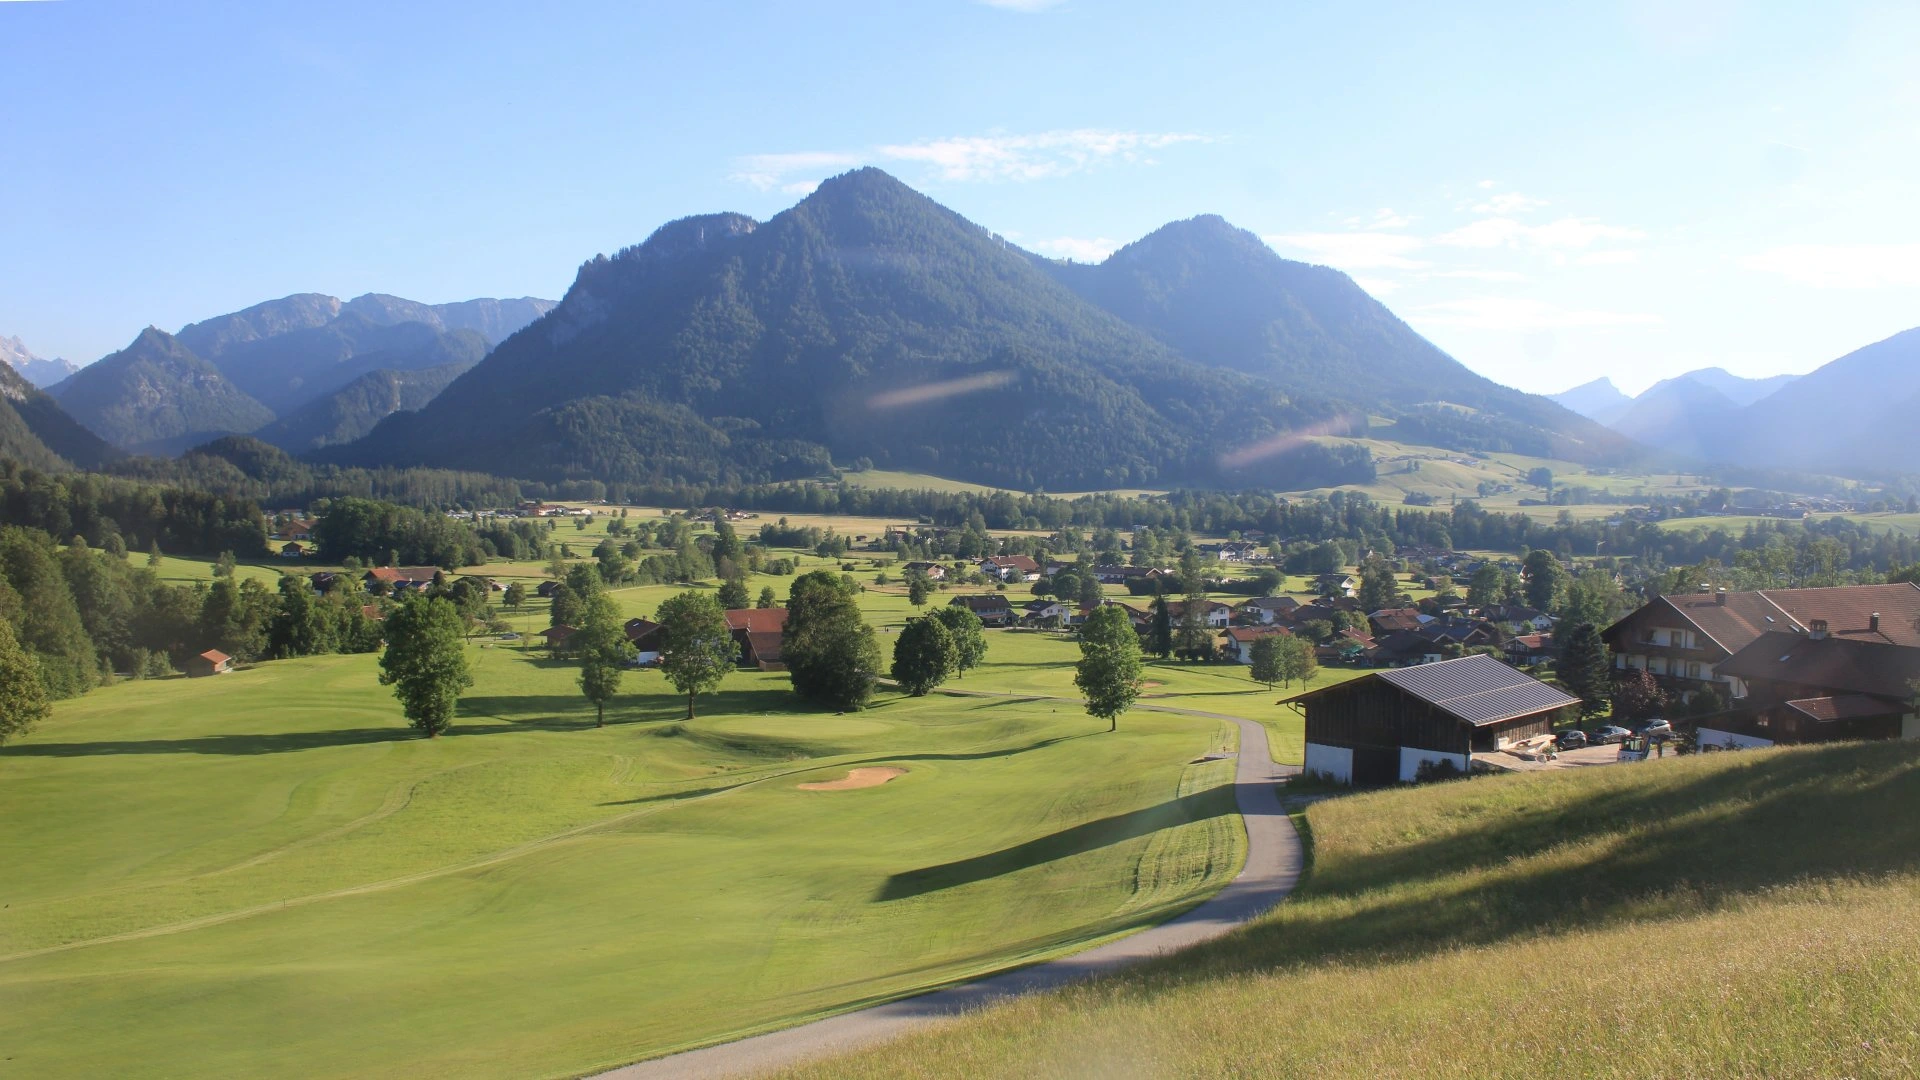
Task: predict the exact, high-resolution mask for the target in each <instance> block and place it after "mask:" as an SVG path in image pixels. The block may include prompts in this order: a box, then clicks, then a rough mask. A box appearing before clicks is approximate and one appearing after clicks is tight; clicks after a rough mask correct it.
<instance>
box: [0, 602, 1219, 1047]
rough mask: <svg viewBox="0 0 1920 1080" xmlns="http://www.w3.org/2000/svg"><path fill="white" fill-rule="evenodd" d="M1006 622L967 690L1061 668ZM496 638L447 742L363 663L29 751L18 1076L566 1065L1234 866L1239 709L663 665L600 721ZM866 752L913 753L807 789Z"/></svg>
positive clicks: (1112, 924) (544, 664) (178, 691)
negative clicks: (1059, 699) (1090, 702)
mask: <svg viewBox="0 0 1920 1080" xmlns="http://www.w3.org/2000/svg"><path fill="white" fill-rule="evenodd" d="M649 598H650V597H649ZM637 599H638V598H633V601H634V602H637ZM529 618H531V617H529ZM1011 640H1012V639H1011V638H1010V637H1009V636H1003V635H996V636H995V639H994V648H995V654H996V655H995V657H994V660H995V667H994V668H993V669H990V670H989V671H988V672H981V673H976V674H975V675H973V676H970V677H969V678H968V680H967V682H966V685H969V686H978V687H982V688H984V687H988V686H990V685H992V684H993V683H994V681H995V679H996V678H997V677H998V676H999V675H1001V674H1005V675H1007V676H1008V677H1009V678H1013V677H1016V676H1021V675H1028V674H1033V669H1030V668H1028V667H1025V666H1023V665H1025V664H1027V663H1030V662H1031V663H1039V662H1044V661H1043V660H1042V659H1038V658H1040V657H1041V654H1040V653H1039V652H1035V653H1031V654H1027V653H1025V652H1024V650H1022V649H1021V648H1019V647H1016V646H1014V645H1013V644H1011ZM472 655H473V657H474V660H475V661H476V664H477V671H478V676H479V682H478V685H476V686H475V687H474V688H473V689H472V690H471V691H469V693H468V694H467V696H466V697H465V698H464V699H463V701H462V704H461V711H460V718H459V720H458V722H457V724H456V727H455V730H454V732H453V733H452V734H450V735H448V736H446V737H443V738H441V739H437V740H431V741H429V740H424V739H419V738H415V737H413V736H412V735H411V734H410V733H409V732H407V731H406V730H405V729H404V728H403V727H402V725H401V720H400V717H399V714H398V709H397V707H396V706H395V704H394V702H393V699H392V698H391V696H390V695H389V694H388V693H387V692H386V691H385V690H383V689H382V688H380V687H378V686H377V685H375V680H374V670H375V669H374V661H373V658H372V657H367V656H358V657H327V658H314V659H307V660H297V661H283V662H278V663H270V664H263V665H260V666H259V667H257V668H255V669H252V670H246V671H241V672H238V673H236V674H233V675H230V676H223V677H220V678H215V679H202V680H187V679H183V678H173V679H166V680H157V681H149V682H127V683H121V684H119V685H116V686H113V687H109V688H105V689H102V690H99V691H96V692H95V693H94V694H92V695H90V696H88V697H86V698H84V699H82V700H79V701H72V702H64V703H61V704H60V705H59V706H58V707H57V708H56V712H55V716H54V718H53V720H52V721H51V722H49V723H47V724H45V725H43V727H42V728H41V729H40V730H39V731H37V732H35V733H34V734H32V735H30V736H27V737H25V738H23V739H20V740H18V741H17V742H16V743H14V744H11V745H9V746H7V747H5V748H4V749H0V820H4V821H5V822H6V823H7V826H6V828H5V829H4V830H0V864H3V865H5V866H6V867H7V868H8V870H7V872H6V873H5V874H4V875H0V999H4V1000H6V1001H7V1002H8V1003H9V1004H8V1006H7V1008H6V1009H5V1010H0V1046H4V1047H5V1049H4V1051H0V1055H4V1058H5V1062H6V1068H5V1069H4V1070H0V1071H5V1072H6V1073H8V1074H9V1075H12V1074H16V1073H17V1074H18V1075H20V1076H52V1075H100V1076H107V1075H111V1076H156V1075H180V1074H182V1073H183V1072H186V1071H191V1072H192V1073H194V1074H196V1075H205V1076H272V1077H286V1076H303V1077H304V1076H365V1075H387V1076H423V1075H447V1076H451V1075H458V1076H502V1077H521V1076H535V1075H571V1074H574V1073H578V1072H585V1071H590V1070H592V1069H596V1068H600V1067H604V1066H610V1065H613V1064H617V1063H620V1062H623V1061H628V1060H633V1059H635V1058H639V1057H642V1056H646V1055H649V1054H654V1053H659V1052H662V1051H665V1050H667V1049H670V1048H673V1047H676V1046H682V1045H687V1044H690V1043H697V1042H702V1041H706V1040H711V1039H715V1038H718V1037H721V1036H723V1035H726V1034H727V1033H730V1032H739V1031H746V1030H752V1029H754V1028H756V1027H761V1026H765V1025H770V1024H778V1023H784V1022H787V1021H790V1020H793V1019H797V1018H804V1017H807V1016H811V1015H816V1014H819V1013H822V1012H827V1011H832V1010H834V1009H837V1008H841V1007H844V1006H846V1005H848V1004H851V1003H854V1002H859V1001H866V1000H874V999H877V998H884V997H888V996H893V995H898V994H902V993H906V992H909V991H911V990H913V989H915V988H918V987H924V986H928V985H931V984H934V983H938V982H942V981H945V980H949V979H953V978H957V977H962V976H965V975H967V974H969V973H973V972H979V971H983V970H988V969H992V968H996V967H999V966H1003V965H1006V964H1009V963H1016V962H1021V961H1024V960H1029V959H1034V958H1038V957H1042V956H1046V955H1049V954H1052V953H1057V952H1060V951H1063V950H1071V949H1076V948H1079V947H1082V946H1084V945H1086V944H1088V943H1090V942H1093V941H1097V940H1099V939H1101V938H1103V937H1106V936H1109V935H1112V934H1115V933H1119V932H1122V931H1125V930H1127V929H1129V928H1132V927H1136V926H1140V925H1143V924H1146V923H1150V922H1154V921H1158V920H1160V919H1164V918H1166V917H1167V916H1168V915H1170V914H1172V913H1173V912H1175V911H1178V910H1180V909H1181V908H1182V907H1184V906H1187V905H1189V904H1191V903H1193V902H1195V901H1196V900H1198V899H1199V898H1201V897H1202V896H1204V895H1206V894H1208V893H1210V892H1212V891H1213V890H1215V889H1217V888H1218V887H1219V886H1220V885H1221V884H1223V883H1224V882H1225V881H1226V880H1227V879H1229V878H1230V877H1231V876H1232V875H1233V873H1234V872H1235V870H1236V869H1237V867H1238V865H1239V862H1240V858H1241V845H1242V844H1243V840H1242V834H1241V830H1240V829H1239V827H1238V823H1237V821H1236V820H1235V819H1234V818H1233V817H1232V816H1231V814H1230V810H1231V806H1232V796H1231V787H1230V783H1229V781H1230V778H1231V769H1232V766H1231V763H1230V762H1211V763H1206V764H1201V765H1191V764H1189V762H1192V761H1194V760H1195V759H1197V758H1200V757H1202V756H1203V755H1205V754H1206V753H1207V752H1208V751H1209V750H1215V749H1219V748H1221V747H1222V746H1225V745H1228V743H1229V742H1230V739H1231V733H1230V726H1229V725H1227V724H1225V723H1224V722H1220V721H1211V720H1204V719H1198V718H1190V717H1181V716H1170V715H1164V714H1156V713H1150V712H1146V711H1136V712H1135V713H1133V714H1131V715H1129V716H1127V717H1126V718H1125V719H1124V720H1123V721H1122V723H1121V726H1120V731H1119V733H1118V734H1116V735H1109V734H1107V733H1106V732H1105V730H1104V728H1105V725H1104V724H1100V723H1097V722H1096V721H1093V720H1091V719H1090V718H1088V717H1087V716H1085V715H1084V714H1083V713H1082V712H1081V711H1080V710H1079V709H1078V708H1077V707H1075V706H1073V705H1070V704H1061V705H1055V704H1052V703H1046V702H1035V701H1031V700H1022V699H1021V698H1019V697H1015V698H1013V699H1009V700H999V699H993V700H979V701H975V700H971V699H961V698H950V697H944V696H936V697H929V698H924V699H907V698H903V697H900V696H898V695H893V694H885V695H882V697H881V699H880V700H879V702H878V703H877V707H875V708H873V709H871V710H868V711H865V712H861V713H859V714H857V715H847V716H834V715H830V714H820V713H809V712H804V711H801V712H796V711H794V704H793V699H792V697H791V694H790V691H789V690H788V689H787V687H786V679H785V677H784V676H783V675H779V674H761V673H757V672H756V673H737V674H735V675H734V676H732V677H730V679H729V683H728V686H727V688H726V690H725V691H724V692H723V693H722V694H721V695H719V696H717V697H715V698H713V699H712V700H709V701H706V702H705V703H704V704H703V708H702V712H703V715H702V718H701V719H700V720H697V721H695V722H693V723H690V724H682V723H680V722H677V721H675V720H674V719H673V718H674V717H676V716H678V715H679V712H680V710H681V708H682V701H681V699H680V698H679V697H678V695H676V694H673V693H672V692H671V691H670V689H669V688H668V687H666V686H665V685H664V683H663V681H662V679H661V676H659V675H658V674H657V673H639V674H635V675H631V676H629V678H628V681H627V690H628V692H627V694H626V695H625V696H623V697H622V698H621V699H620V700H619V701H618V702H617V703H616V704H615V706H614V707H613V708H612V709H610V710H609V721H610V725H609V726H608V727H607V728H605V729H595V728H594V727H593V726H592V722H591V716H592V713H591V709H590V708H589V707H588V706H587V705H586V703H585V702H584V701H583V700H582V699H581V698H580V696H579V693H578V690H577V687H576V686H575V682H574V669H573V668H572V667H571V666H570V665H564V664H555V663H553V662H551V661H547V660H545V659H543V658H541V657H540V656H539V654H538V653H537V652H535V651H522V650H519V649H515V648H511V647H504V646H497V645H496V646H493V647H487V646H476V647H474V648H473V650H472ZM1023 655H1025V656H1032V657H1035V658H1036V659H1034V660H1026V659H1023V658H1022V657H1023ZM1229 711H1232V710H1229ZM867 765H876V766H877V765H890V766H896V767H899V768H903V769H905V770H907V772H906V774H905V775H903V776H901V777H900V778H898V779H896V780H894V781H892V782H891V783H887V784H885V785H883V786H880V787H875V788H870V789H866V790H855V791H844V792H809V791H802V790H798V789H797V787H796V785H798V784H800V783H803V782H817V781H823V780H831V779H836V778H838V777H841V776H843V775H845V774H846V772H847V771H848V770H849V769H850V768H852V767H855V766H867Z"/></svg>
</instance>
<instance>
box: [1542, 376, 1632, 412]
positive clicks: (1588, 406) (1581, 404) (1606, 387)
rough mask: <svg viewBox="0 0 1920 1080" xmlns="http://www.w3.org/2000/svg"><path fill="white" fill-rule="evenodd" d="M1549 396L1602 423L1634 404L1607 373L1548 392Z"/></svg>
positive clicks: (1550, 398)
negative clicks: (1574, 385)
mask: <svg viewBox="0 0 1920 1080" xmlns="http://www.w3.org/2000/svg"><path fill="white" fill-rule="evenodd" d="M1547 397H1548V399H1549V400H1552V401H1557V402H1559V403H1560V404H1561V405H1563V406H1565V407H1567V408H1569V409H1572V410H1573V411H1574V412H1577V413H1579V414H1580V415H1581V416H1584V417H1586V418H1587V419H1589V420H1593V421H1596V422H1598V423H1602V424H1605V423H1607V422H1608V421H1610V420H1612V419H1614V418H1615V417H1617V416H1619V415H1620V414H1621V413H1623V412H1625V411H1626V410H1627V409H1628V408H1629V407H1631V406H1632V405H1633V399H1632V398H1630V397H1628V396H1627V395H1626V394H1624V393H1621V391H1620V388H1619V387H1617V386H1615V385H1613V379H1612V378H1611V377H1609V376H1606V375H1602V376H1600V377H1599V378H1597V379H1595V380H1593V381H1592V382H1585V383H1581V384H1580V385H1579V386H1576V387H1574V388H1573V389H1571V390H1562V391H1561V392H1560V393H1558V394H1548V395H1547Z"/></svg>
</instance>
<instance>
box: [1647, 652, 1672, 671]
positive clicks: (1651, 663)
mask: <svg viewBox="0 0 1920 1080" xmlns="http://www.w3.org/2000/svg"><path fill="white" fill-rule="evenodd" d="M1647 670H1648V671H1650V672H1652V673H1653V674H1655V675H1665V674H1666V673H1667V658H1666V657H1664V656H1656V657H1653V658H1651V659H1649V660H1648V661H1647Z"/></svg>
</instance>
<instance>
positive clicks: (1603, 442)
mask: <svg viewBox="0 0 1920 1080" xmlns="http://www.w3.org/2000/svg"><path fill="white" fill-rule="evenodd" d="M1036 262H1037V264H1038V265H1041V266H1044V267H1045V268H1046V270H1047V272H1048V273H1049V274H1051V275H1052V276H1053V277H1054V278H1055V279H1056V280H1059V281H1061V282H1063V283H1065V284H1067V285H1068V286H1069V287H1071V288H1072V289H1074V291H1076V292H1078V293H1079V294H1080V295H1081V296H1083V297H1085V298H1087V299H1088V300H1090V301H1092V302H1093V303H1095V304H1098V305H1100V306H1101V307H1103V308H1105V309H1107V310H1108V311H1111V312H1113V313H1114V314H1116V315H1118V316H1119V317H1120V318H1122V319H1125V320H1127V321H1128V322H1130V323H1132V324H1134V325H1135V326H1138V327H1140V328H1141V329H1143V330H1146V331H1147V332H1149V333H1151V334H1153V335H1154V336H1155V337H1157V338H1159V339H1160V340H1161V341H1163V342H1165V343H1167V344H1168V345H1169V346H1171V347H1173V348H1175V349H1177V350H1179V351H1180V352H1181V353H1183V354H1185V355H1186V356H1188V357H1190V358H1192V359H1194V360H1198V361H1200V362H1201V363H1204V364H1208V365H1210V366H1215V367H1223V368H1230V369H1232V370H1235V371H1241V372H1245V373H1247V374H1249V375H1253V376H1256V377H1258V378H1261V379H1264V380H1267V381H1269V382H1272V383H1275V384H1277V385H1279V386H1280V387H1282V388H1284V389H1285V390H1287V391H1288V392H1290V393H1296V394H1309V395H1314V396H1318V397H1324V398H1328V399H1333V400H1338V401H1343V402H1346V403H1348V404H1349V405H1351V406H1352V407H1353V408H1354V409H1355V410H1357V411H1361V412H1365V413H1372V414H1384V415H1387V416H1389V417H1393V418H1394V419H1396V421H1397V423H1396V425H1395V433H1394V435H1395V437H1396V438H1400V439H1402V440H1404V441H1409V442H1422V443H1430V444H1434V445H1439V446H1448V447H1455V448H1467V449H1484V450H1514V451H1520V452H1523V453H1530V454H1536V455H1540V456H1544V457H1563V458H1574V459H1578V460H1587V461H1606V460H1617V459H1622V458H1625V457H1628V456H1630V455H1631V454H1633V453H1634V448H1633V447H1632V446H1631V444H1629V443H1628V442H1627V441H1626V440H1625V439H1622V438H1620V437H1619V436H1618V435H1616V434H1614V433H1613V432H1610V431H1608V430H1606V429H1605V428H1603V427H1601V426H1599V425H1598V424H1595V423H1593V422H1592V421H1590V420H1587V419H1586V418H1584V417H1581V416H1579V415H1576V414H1575V413H1573V412H1571V411H1568V410H1566V409H1564V408H1562V407H1560V406H1559V405H1556V404H1555V403H1553V402H1551V401H1549V400H1547V399H1545V398H1541V397H1536V396H1534V395H1532V394H1525V393H1522V392H1520V391H1518V390H1514V389H1512V388H1510V387H1505V386H1501V385H1500V384H1498V383H1495V382H1494V381H1492V380H1491V379H1487V378H1485V377H1483V376H1481V375H1479V374H1476V373H1475V372H1473V371H1471V370H1469V369H1468V368H1467V367H1466V366H1465V365H1463V364H1461V363H1460V362H1459V361H1457V360H1455V359H1454V358H1453V357H1451V356H1448V355H1447V354H1446V353H1445V352H1443V351H1441V350H1440V349H1439V348H1437V347H1435V346H1434V345H1433V344H1432V343H1431V342H1429V341H1427V340H1426V339H1425V338H1423V337H1421V336H1420V335H1419V334H1417V333H1415V332H1414V330H1413V329H1412V328H1411V327H1409V326H1407V324H1406V323H1404V322H1402V321H1401V320H1400V319H1399V317H1397V316H1395V315H1394V314H1393V312H1391V311H1389V310H1388V309H1387V308H1386V306H1385V305H1383V304H1381V303H1380V302H1379V301H1378V300H1375V299H1374V298H1373V297H1372V296H1370V295H1368V294H1367V292H1366V291H1365V290H1364V289H1362V288H1360V286H1359V285H1357V284H1355V283H1354V281H1353V279H1352V278H1350V277H1348V276H1347V275H1346V274H1344V273H1342V272H1340V271H1338V270H1335V269H1332V268H1330V267H1325V266H1315V265H1311V264H1308V263H1301V262H1295V261H1293V260H1290V259H1285V258H1282V257H1281V256H1280V255H1279V254H1277V253H1276V252H1274V250H1273V249H1272V248H1270V247H1268V246H1267V244H1266V243H1265V242H1264V241H1262V240H1261V239H1260V238H1259V237H1258V236H1256V235H1254V234H1253V233H1251V232H1248V231H1247V230H1245V229H1241V228H1238V227H1236V226H1234V225H1233V224H1232V223H1230V222H1228V221H1227V220H1226V219H1224V218H1222V217H1219V216H1218V215H1214V214H1205V215H1201V216H1199V217H1193V218H1188V219H1186V220H1184V221H1176V222H1173V223H1171V224H1169V225H1165V226H1162V227H1161V228H1159V229H1157V230H1155V231H1154V232H1152V233H1150V234H1148V235H1147V236H1145V237H1143V238H1141V239H1140V240H1137V241H1135V242H1134V243H1131V244H1128V245H1127V246H1126V247H1124V248H1121V249H1120V250H1119V251H1116V252H1114V253H1113V254H1112V255H1111V256H1109V257H1108V258H1107V259H1106V260H1105V261H1104V262H1101V263H1098V264H1092V265H1088V264H1079V263H1066V262H1057V261H1052V260H1036ZM1459 406H1465V407H1466V408H1465V410H1464V411H1463V410H1462V409H1460V408H1459Z"/></svg>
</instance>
